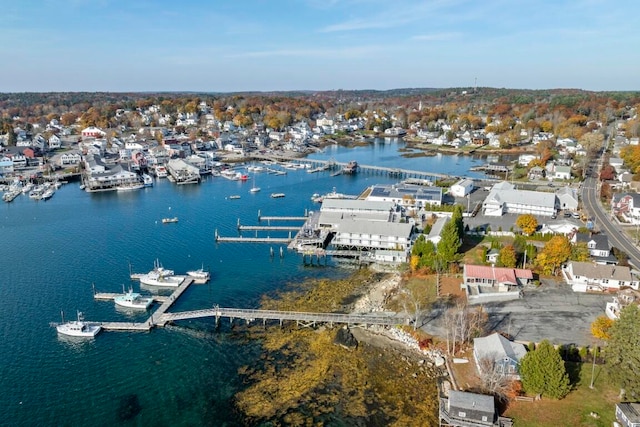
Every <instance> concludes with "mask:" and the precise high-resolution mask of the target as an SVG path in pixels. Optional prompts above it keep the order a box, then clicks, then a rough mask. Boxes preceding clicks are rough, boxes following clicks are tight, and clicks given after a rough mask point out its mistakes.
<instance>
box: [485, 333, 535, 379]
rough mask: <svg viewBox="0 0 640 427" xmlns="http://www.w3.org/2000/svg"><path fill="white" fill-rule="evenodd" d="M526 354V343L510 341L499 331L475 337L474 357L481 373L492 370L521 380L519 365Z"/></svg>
mask: <svg viewBox="0 0 640 427" xmlns="http://www.w3.org/2000/svg"><path fill="white" fill-rule="evenodd" d="M526 354H527V349H526V348H525V346H524V345H522V344H520V343H517V342H513V341H509V340H508V339H507V338H505V337H503V336H502V335H500V334H499V333H497V332H494V333H493V334H491V335H488V336H486V337H481V338H474V339H473V357H474V359H475V361H476V368H477V369H478V372H479V373H480V374H483V373H485V371H487V370H491V371H492V372H497V373H500V374H504V375H507V376H509V377H510V378H513V379H515V380H519V379H520V375H519V373H518V366H519V364H520V360H522V358H523V357H524V356H525V355H526Z"/></svg>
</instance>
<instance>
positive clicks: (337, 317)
mask: <svg viewBox="0 0 640 427" xmlns="http://www.w3.org/2000/svg"><path fill="white" fill-rule="evenodd" d="M205 317H215V318H216V321H218V320H219V319H220V318H221V317H226V318H229V319H231V321H233V319H242V320H245V321H247V322H253V321H255V320H257V319H260V320H262V321H263V323H264V322H266V321H267V320H275V321H279V322H280V323H281V324H282V322H283V321H284V320H290V321H295V322H297V323H298V324H299V325H303V326H313V325H315V324H316V323H329V324H334V323H344V324H348V325H352V326H367V325H383V326H394V325H401V324H405V323H406V322H407V318H405V317H402V316H399V315H397V314H396V313H350V314H349V313H311V312H299V311H277V310H255V309H241V308H223V307H218V306H215V307H213V308H211V309H206V310H193V311H183V312H179V313H166V314H164V315H163V316H162V317H161V320H162V321H163V322H165V323H166V322H173V321H178V320H188V319H199V318H205Z"/></svg>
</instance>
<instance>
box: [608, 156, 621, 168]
mask: <svg viewBox="0 0 640 427" xmlns="http://www.w3.org/2000/svg"><path fill="white" fill-rule="evenodd" d="M609 164H610V165H611V166H613V168H614V169H615V170H616V172H620V171H621V170H622V165H623V164H624V161H623V160H622V159H621V158H620V157H609Z"/></svg>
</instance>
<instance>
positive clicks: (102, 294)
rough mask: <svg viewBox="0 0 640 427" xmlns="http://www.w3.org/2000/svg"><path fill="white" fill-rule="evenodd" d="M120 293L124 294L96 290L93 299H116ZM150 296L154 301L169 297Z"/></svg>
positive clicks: (161, 300) (162, 300) (163, 300)
mask: <svg viewBox="0 0 640 427" xmlns="http://www.w3.org/2000/svg"><path fill="white" fill-rule="evenodd" d="M119 295H122V294H121V293H117V292H96V293H95V294H93V299H97V300H100V301H111V300H112V299H114V298H115V297H117V296H119ZM148 297H151V298H153V301H154V302H165V301H166V300H167V298H169V297H167V296H162V295H148Z"/></svg>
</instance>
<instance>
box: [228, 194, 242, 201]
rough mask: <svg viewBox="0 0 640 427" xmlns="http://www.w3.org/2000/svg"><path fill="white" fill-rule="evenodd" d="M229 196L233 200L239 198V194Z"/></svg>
mask: <svg viewBox="0 0 640 427" xmlns="http://www.w3.org/2000/svg"><path fill="white" fill-rule="evenodd" d="M229 198H230V199H231V200H235V199H239V198H240V196H238V195H237V194H234V195H233V196H229Z"/></svg>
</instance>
